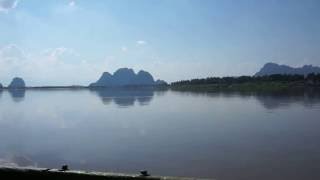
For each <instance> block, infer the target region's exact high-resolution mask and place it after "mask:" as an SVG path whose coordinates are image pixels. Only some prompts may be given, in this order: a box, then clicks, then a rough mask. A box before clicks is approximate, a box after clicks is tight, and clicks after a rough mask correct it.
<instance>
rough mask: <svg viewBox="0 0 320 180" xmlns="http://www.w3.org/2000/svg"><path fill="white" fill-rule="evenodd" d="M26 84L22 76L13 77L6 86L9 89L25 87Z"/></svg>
mask: <svg viewBox="0 0 320 180" xmlns="http://www.w3.org/2000/svg"><path fill="white" fill-rule="evenodd" d="M25 87H26V84H25V82H24V80H23V79H22V78H19V77H15V78H13V80H12V81H11V83H10V85H9V86H8V88H9V89H20V88H25Z"/></svg>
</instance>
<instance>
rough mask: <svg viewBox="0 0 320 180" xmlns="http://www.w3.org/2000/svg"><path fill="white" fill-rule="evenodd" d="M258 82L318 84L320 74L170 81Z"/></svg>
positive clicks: (189, 82)
mask: <svg viewBox="0 0 320 180" xmlns="http://www.w3.org/2000/svg"><path fill="white" fill-rule="evenodd" d="M258 82H305V83H310V84H320V74H315V73H311V74H308V75H306V76H304V75H299V74H294V75H289V74H273V75H268V76H238V77H208V78H201V79H191V80H182V81H176V82H173V83H171V85H172V86H176V85H201V84H242V83H258Z"/></svg>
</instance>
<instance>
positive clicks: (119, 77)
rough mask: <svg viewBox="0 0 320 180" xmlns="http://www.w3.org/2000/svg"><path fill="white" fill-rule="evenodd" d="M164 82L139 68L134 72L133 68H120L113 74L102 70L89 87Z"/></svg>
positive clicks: (158, 83) (157, 83) (159, 83)
mask: <svg viewBox="0 0 320 180" xmlns="http://www.w3.org/2000/svg"><path fill="white" fill-rule="evenodd" d="M161 84H166V82H165V81H163V80H157V81H155V80H154V78H153V77H152V75H151V74H150V73H149V72H147V71H143V70H140V71H139V72H138V73H135V72H134V71H133V69H129V68H120V69H118V70H117V71H116V72H114V73H113V74H110V73H108V72H104V73H103V74H102V76H101V77H100V78H99V80H98V81H97V82H95V83H91V84H90V85H89V86H90V87H109V86H111V87H112V86H142V85H161Z"/></svg>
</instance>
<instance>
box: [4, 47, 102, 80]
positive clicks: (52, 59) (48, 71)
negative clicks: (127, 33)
mask: <svg viewBox="0 0 320 180" xmlns="http://www.w3.org/2000/svg"><path fill="white" fill-rule="evenodd" d="M105 69H106V64H105V62H99V63H91V62H90V61H86V59H85V58H83V57H82V56H80V55H79V54H78V53H77V52H76V51H75V50H73V49H71V48H66V47H57V48H51V49H46V50H44V51H42V52H40V53H36V54H26V53H25V52H24V51H23V48H19V47H18V46H17V45H8V46H5V47H3V48H0V77H1V83H4V84H6V82H7V83H8V82H9V81H10V80H11V79H12V78H13V77H15V76H21V77H23V78H24V79H25V80H26V82H27V83H28V84H29V85H31V86H32V85H56V84H63V85H70V84H83V85H87V84H89V82H93V81H94V80H96V78H97V77H98V76H99V75H100V73H101V72H103V71H105ZM79 77H81V78H79ZM4 81H5V82H4ZM84 83H85V84H84Z"/></svg>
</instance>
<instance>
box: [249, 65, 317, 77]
mask: <svg viewBox="0 0 320 180" xmlns="http://www.w3.org/2000/svg"><path fill="white" fill-rule="evenodd" d="M310 73H316V74H318V73H320V67H317V66H312V65H304V66H302V67H298V68H294V67H290V66H287V65H278V64H276V63H267V64H265V65H264V66H263V67H262V68H261V69H260V71H259V72H257V73H256V74H255V76H266V75H272V74H300V75H308V74H310Z"/></svg>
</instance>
